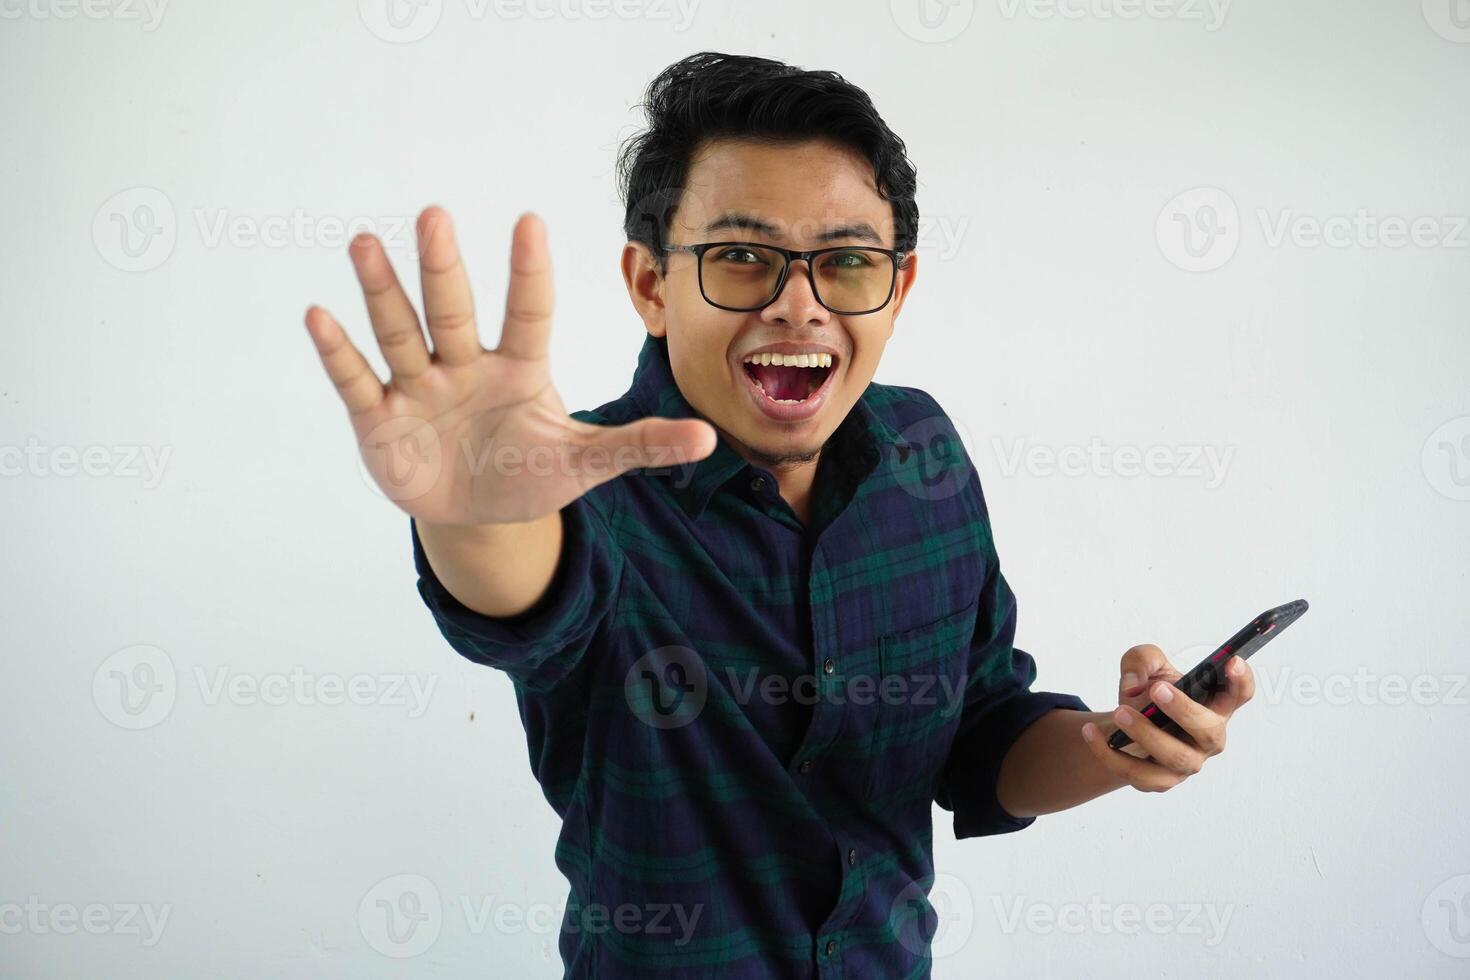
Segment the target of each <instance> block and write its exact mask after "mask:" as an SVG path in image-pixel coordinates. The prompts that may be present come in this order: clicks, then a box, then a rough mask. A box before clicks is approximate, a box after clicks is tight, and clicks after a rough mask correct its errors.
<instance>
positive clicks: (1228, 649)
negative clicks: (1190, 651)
mask: <svg viewBox="0 0 1470 980" xmlns="http://www.w3.org/2000/svg"><path fill="white" fill-rule="evenodd" d="M1306 611H1307V600H1305V599H1298V600H1297V601H1295V602H1288V603H1287V604H1286V605H1284V606H1277V607H1276V608H1275V609H1267V610H1266V611H1265V612H1263V613H1261V614H1260V615H1259V616H1257V617H1256V618H1255V619H1253V620H1251V621H1250V622H1249V623H1247V624H1246V625H1245V626H1244V627H1242V628H1241V630H1240V632H1238V633H1236V634H1235V635H1234V636H1232V637H1231V638H1230V639H1228V640H1226V641H1225V642H1224V643H1222V644H1220V646H1219V648H1218V649H1216V650H1215V652H1214V653H1212V654H1210V655H1209V656H1208V657H1206V658H1205V659H1203V660H1201V661H1200V662H1199V663H1198V664H1196V665H1195V666H1194V669H1193V670H1191V671H1190V672H1189V673H1187V674H1185V675H1184V676H1183V677H1181V678H1179V679H1178V680H1177V681H1174V686H1175V687H1177V688H1179V690H1181V691H1183V692H1184V693H1185V694H1186V695H1188V696H1189V697H1190V699H1191V700H1194V701H1198V702H1199V703H1200V704H1204V703H1206V702H1207V701H1208V700H1209V698H1210V695H1212V694H1214V693H1215V692H1217V691H1223V690H1225V688H1226V687H1228V686H1229V679H1228V678H1227V677H1226V676H1225V662H1226V661H1227V660H1229V659H1230V658H1231V656H1236V657H1239V658H1240V659H1241V660H1249V659H1250V658H1251V654H1253V653H1255V652H1256V651H1257V650H1259V649H1261V647H1263V646H1265V645H1266V644H1267V643H1270V642H1271V641H1272V640H1273V639H1275V638H1276V637H1277V636H1278V635H1279V634H1280V633H1281V631H1282V630H1284V629H1286V627H1288V626H1290V625H1291V624H1292V623H1294V622H1296V621H1297V620H1298V619H1300V618H1301V615H1302V613H1304V612H1306ZM1141 713H1142V715H1143V716H1144V717H1145V718H1147V719H1148V720H1149V721H1151V722H1153V723H1154V724H1155V725H1157V726H1159V728H1161V729H1163V730H1164V731H1166V732H1168V733H1169V734H1170V735H1173V736H1175V737H1177V738H1185V737H1186V736H1185V734H1184V729H1182V728H1180V727H1179V723H1178V722H1176V721H1175V720H1174V719H1173V718H1170V717H1169V716H1168V715H1166V714H1164V712H1163V710H1162V709H1160V708H1159V706H1158V705H1156V704H1154V703H1153V702H1152V701H1150V702H1149V703H1148V707H1146V708H1144V709H1143V711H1142V712H1141ZM1131 741H1133V739H1132V738H1130V737H1129V736H1128V733H1127V732H1125V731H1124V730H1123V729H1121V728H1120V729H1118V730H1117V731H1116V732H1114V733H1113V734H1112V735H1111V736H1109V738H1108V744H1109V745H1110V746H1112V747H1113V748H1115V749H1121V748H1122V747H1123V746H1125V745H1127V744H1128V743H1129V742H1131Z"/></svg>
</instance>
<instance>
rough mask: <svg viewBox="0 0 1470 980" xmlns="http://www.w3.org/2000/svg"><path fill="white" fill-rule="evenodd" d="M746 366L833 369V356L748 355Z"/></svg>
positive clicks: (768, 353)
mask: <svg viewBox="0 0 1470 980" xmlns="http://www.w3.org/2000/svg"><path fill="white" fill-rule="evenodd" d="M745 363H746V364H774V365H776V366H777V367H831V366H832V355H831V354H775V353H772V352H770V351H766V352H765V353H763V354H746V355H745Z"/></svg>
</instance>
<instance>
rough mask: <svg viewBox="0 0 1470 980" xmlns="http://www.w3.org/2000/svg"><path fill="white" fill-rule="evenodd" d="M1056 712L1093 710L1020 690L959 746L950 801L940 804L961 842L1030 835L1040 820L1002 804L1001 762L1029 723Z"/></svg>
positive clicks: (1071, 699)
mask: <svg viewBox="0 0 1470 980" xmlns="http://www.w3.org/2000/svg"><path fill="white" fill-rule="evenodd" d="M1054 708H1065V709H1069V710H1072V711H1091V710H1092V709H1091V708H1089V707H1088V706H1087V705H1086V704H1085V703H1084V702H1083V700H1082V699H1081V698H1079V697H1077V696H1076V695H1074V694H1056V693H1053V692H1051V691H1019V692H1017V693H1016V694H1014V695H1012V696H1011V697H1009V698H1007V699H1005V700H1004V701H1002V702H1001V703H999V704H997V705H995V706H994V707H992V708H990V709H989V710H988V711H987V713H986V718H985V721H984V723H983V724H981V725H977V726H976V727H974V728H972V729H970V730H969V731H968V732H966V733H965V734H964V736H963V741H956V742H955V745H954V747H953V749H952V750H951V754H950V767H951V768H950V777H949V780H948V783H949V786H950V797H951V798H950V799H949V800H947V801H940V805H941V806H944V807H945V808H946V809H950V810H953V811H954V835H955V837H956V838H959V839H963V838H966V837H984V836H988V835H992V834H1009V833H1014V832H1015V831H1017V830H1025V829H1026V828H1027V827H1029V826H1031V825H1032V824H1033V823H1035V822H1036V818H1035V817H1015V816H1012V815H1011V814H1010V813H1008V812H1006V810H1005V809H1004V808H1003V807H1002V806H1001V805H1000V801H999V799H998V798H997V797H996V792H995V791H996V784H997V783H998V782H999V780H1000V767H1001V763H1002V762H1004V761H1005V757H1006V753H1007V752H1009V751H1010V750H1011V746H1013V745H1015V744H1016V739H1018V738H1020V736H1021V733H1022V732H1023V731H1025V730H1026V728H1027V727H1029V726H1030V724H1031V723H1032V722H1033V721H1035V720H1036V719H1038V718H1040V717H1041V716H1042V715H1044V714H1046V713H1047V712H1048V711H1051V710H1053V709H1054Z"/></svg>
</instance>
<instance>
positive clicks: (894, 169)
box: [617, 51, 919, 272]
mask: <svg viewBox="0 0 1470 980" xmlns="http://www.w3.org/2000/svg"><path fill="white" fill-rule="evenodd" d="M640 106H641V108H643V110H644V112H645V114H646V116H647V119H648V128H647V129H646V130H644V131H643V132H641V133H639V134H638V135H636V136H634V137H631V138H630V139H628V140H627V141H626V142H625V143H624V144H623V145H622V148H621V149H620V150H619V152H618V162H617V177H618V189H619V193H620V195H621V198H622V201H623V205H624V213H623V231H624V232H625V233H626V234H627V236H628V241H630V242H642V243H643V244H644V245H646V246H648V248H649V249H650V250H651V251H652V252H653V255H654V257H655V259H656V260H657V262H658V267H659V269H660V271H661V272H662V271H667V266H666V265H665V260H666V258H667V255H666V253H664V251H663V250H662V248H661V246H662V245H663V243H664V232H665V231H666V230H667V229H668V227H669V221H670V220H671V219H672V217H673V215H674V211H675V210H676V209H677V208H678V205H679V201H680V199H681V198H682V197H683V192H684V183H685V181H686V180H687V179H688V175H689V165H690V160H691V159H692V158H693V156H694V152H695V150H696V149H698V148H699V146H700V144H701V143H702V142H703V141H705V140H710V139H721V138H738V139H749V140H757V141H764V142H770V143H792V142H798V141H802V140H809V139H820V138H826V139H830V140H833V141H836V142H838V143H842V144H845V145H847V146H850V147H852V148H853V149H855V150H857V151H858V152H860V153H862V154H863V155H864V156H865V157H867V159H868V161H869V162H870V163H871V164H872V166H873V175H874V182H875V187H876V190H877V192H878V194H879V196H881V197H882V198H883V199H884V200H886V201H888V202H889V203H890V204H891V206H892V208H893V224H894V238H895V241H894V246H893V247H894V248H896V249H898V250H900V251H905V252H906V251H911V250H912V249H913V248H914V246H915V244H917V240H918V224H919V208H918V205H917V204H916V203H915V202H914V191H915V189H916V187H917V184H918V177H917V174H916V172H915V170H914V166H913V164H912V163H910V162H909V159H908V155H907V149H906V148H905V146H904V142H903V140H901V139H899V138H898V136H897V135H896V134H895V133H894V132H893V130H891V129H889V128H888V124H887V123H885V122H884V121H883V118H882V117H881V116H879V115H878V110H877V109H875V108H874V107H873V102H872V100H871V99H870V98H868V94H867V93H866V92H864V91H863V90H862V89H860V88H858V87H857V86H856V85H854V84H852V83H851V82H849V81H847V80H846V79H845V78H843V77H842V76H841V75H839V74H837V73H836V72H835V71H807V70H805V69H801V68H796V67H793V66H791V65H788V64H785V63H783V62H780V61H773V60H771V59H769V58H756V57H752V56H749V55H733V54H721V53H719V52H717V51H701V52H699V53H698V54H692V55H690V56H689V57H687V58H684V59H682V60H680V61H677V62H675V63H674V64H672V65H670V66H669V67H667V68H665V69H664V70H663V71H662V72H660V73H659V75H658V77H656V78H655V79H654V80H653V81H652V82H650V83H649V86H648V91H647V92H646V94H645V96H644V101H643V102H642V103H641V104H640Z"/></svg>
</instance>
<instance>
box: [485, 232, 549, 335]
mask: <svg viewBox="0 0 1470 980" xmlns="http://www.w3.org/2000/svg"><path fill="white" fill-rule="evenodd" d="M553 299H554V296H553V290H552V285H551V252H550V251H549V250H548V249H547V247H546V225H545V224H544V223H543V222H542V221H541V219H540V218H539V217H537V216H536V215H534V214H530V213H527V214H523V215H521V217H520V220H518V221H517V222H516V226H515V231H514V232H513V233H512V236H511V246H510V288H509V289H508V290H507V291H506V294H505V325H504V326H503V327H501V329H500V346H499V347H497V348H496V351H497V352H499V353H502V354H509V355H510V356H511V357H524V358H530V359H532V360H535V359H539V358H542V357H545V356H546V351H547V348H548V347H549V346H550V344H551V312H552V307H553V305H554V303H553Z"/></svg>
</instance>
